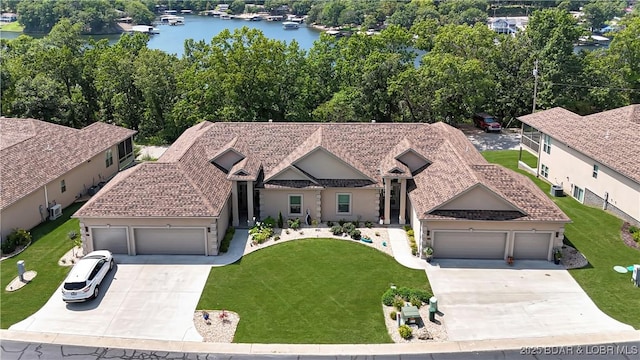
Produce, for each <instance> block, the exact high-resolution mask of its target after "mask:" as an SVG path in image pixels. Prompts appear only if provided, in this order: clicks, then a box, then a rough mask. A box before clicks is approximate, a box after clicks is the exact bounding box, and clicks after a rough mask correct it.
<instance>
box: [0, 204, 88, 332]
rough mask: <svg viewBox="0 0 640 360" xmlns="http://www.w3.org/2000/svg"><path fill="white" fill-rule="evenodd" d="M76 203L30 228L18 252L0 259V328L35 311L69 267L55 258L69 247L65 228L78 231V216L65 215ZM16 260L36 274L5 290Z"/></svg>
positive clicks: (13, 271)
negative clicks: (26, 241) (17, 287)
mask: <svg viewBox="0 0 640 360" xmlns="http://www.w3.org/2000/svg"><path fill="white" fill-rule="evenodd" d="M80 206H82V204H73V205H71V206H69V207H68V208H66V209H64V211H63V215H62V217H60V218H58V219H56V220H55V221H47V222H45V223H42V224H41V225H38V226H36V227H35V228H34V229H32V230H31V236H32V238H33V240H32V244H31V245H30V246H29V247H28V248H27V249H26V250H25V251H23V252H22V253H20V254H19V255H17V256H15V257H13V258H10V259H6V260H4V261H2V262H0V286H2V297H1V298H0V305H1V308H0V327H2V328H3V329H7V328H9V326H11V325H13V324H15V323H17V322H19V321H21V320H24V319H25V318H27V317H28V316H29V315H31V314H33V313H35V312H36V311H38V310H39V309H40V308H41V307H42V306H43V305H44V304H45V303H46V302H47V300H49V298H50V297H51V295H52V294H53V292H54V291H56V289H57V288H58V286H60V283H62V281H63V280H64V278H65V276H66V274H67V272H68V271H69V268H68V267H62V266H59V265H58V260H59V259H60V258H61V257H62V255H64V254H65V253H66V252H67V251H69V249H71V248H72V247H73V243H72V242H71V240H69V239H68V234H69V232H70V231H72V230H73V231H75V232H76V233H78V234H79V233H80V227H79V224H78V219H70V218H69V217H70V216H71V215H72V214H73V213H75V212H76V211H77V210H78V209H79V208H80ZM18 260H24V262H25V268H26V270H35V271H36V272H37V273H38V275H37V276H36V278H35V279H33V280H32V281H31V282H30V283H29V284H27V285H26V286H24V287H23V288H22V289H20V290H17V291H14V292H8V291H5V288H6V287H7V285H9V283H10V282H11V281H12V280H13V279H14V278H15V277H16V276H17V275H18V269H17V266H16V263H17V261H18Z"/></svg>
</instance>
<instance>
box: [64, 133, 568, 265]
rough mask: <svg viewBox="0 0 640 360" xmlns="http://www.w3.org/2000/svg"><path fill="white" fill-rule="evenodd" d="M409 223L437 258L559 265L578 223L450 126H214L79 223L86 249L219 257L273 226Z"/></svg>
mask: <svg viewBox="0 0 640 360" xmlns="http://www.w3.org/2000/svg"><path fill="white" fill-rule="evenodd" d="M279 214H282V216H283V217H284V218H285V219H291V218H300V219H305V218H306V216H307V214H308V215H309V217H310V218H312V219H316V220H319V221H320V222H326V221H338V220H341V219H344V220H347V221H355V220H360V221H361V222H365V221H374V222H378V221H380V220H381V221H382V222H383V223H384V224H411V227H412V228H413V229H414V231H415V236H416V239H419V240H420V241H419V243H420V246H433V247H434V249H435V252H434V256H435V257H449V258H486V259H504V258H506V257H507V256H512V255H513V256H515V257H516V258H520V259H547V260H550V259H551V256H552V250H553V248H554V247H558V246H560V245H561V243H562V239H563V233H564V226H565V224H566V223H567V222H569V221H570V220H569V218H568V217H567V216H566V215H565V214H564V213H563V212H562V211H561V210H560V209H559V208H558V207H557V206H556V205H555V204H554V203H553V202H552V201H551V200H550V199H549V198H548V197H547V196H546V195H545V194H544V193H543V192H542V191H541V190H540V189H539V188H537V187H536V185H535V184H534V183H533V182H532V181H530V180H529V179H527V178H526V177H524V176H522V175H519V174H516V173H514V172H512V171H510V170H507V169H505V168H503V167H501V166H498V165H492V164H489V163H487V161H486V160H485V159H484V158H483V157H482V156H481V155H480V153H479V152H478V151H477V150H476V149H475V148H474V147H473V145H472V144H471V143H470V142H469V140H468V139H467V138H466V137H465V136H464V135H463V134H462V132H460V131H459V130H457V129H455V128H453V127H451V126H449V125H446V124H444V123H436V124H399V123H396V124H381V123H272V122H269V123H228V122H220V123H211V122H206V121H205V122H202V123H200V124H197V125H195V126H193V127H191V128H189V129H188V130H187V131H185V133H184V134H183V135H182V136H181V137H180V138H179V139H178V140H177V141H176V142H175V143H174V144H173V145H172V146H171V147H170V148H169V149H168V150H167V151H166V152H165V153H164V155H163V156H162V157H161V158H160V159H159V160H158V161H157V162H145V163H142V164H140V165H137V166H135V167H133V168H130V169H127V170H125V171H123V172H121V173H120V174H118V175H117V176H116V177H115V178H114V179H113V180H112V181H111V182H109V183H108V184H107V185H106V187H105V188H104V189H103V190H102V191H101V192H100V193H99V194H98V195H97V196H95V197H93V198H92V199H91V200H89V201H88V202H87V203H86V204H85V205H84V206H83V207H82V208H81V209H80V210H79V211H78V212H77V213H76V214H75V215H74V216H75V217H77V218H79V219H80V223H81V229H82V237H83V244H84V246H85V249H86V250H88V251H90V250H94V249H110V250H111V251H113V252H115V253H122V254H129V255H136V254H199V255H217V254H218V249H219V244H220V241H221V239H222V238H223V236H224V233H225V231H226V230H227V227H228V226H229V224H232V225H233V226H241V227H246V226H249V225H251V224H252V223H253V221H254V220H255V219H264V218H266V217H268V216H271V217H273V218H277V217H278V215H279Z"/></svg>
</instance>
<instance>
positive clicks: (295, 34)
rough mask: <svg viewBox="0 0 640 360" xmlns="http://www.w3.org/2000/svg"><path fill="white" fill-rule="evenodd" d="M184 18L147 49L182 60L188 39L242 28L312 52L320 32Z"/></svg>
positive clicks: (10, 34)
mask: <svg viewBox="0 0 640 360" xmlns="http://www.w3.org/2000/svg"><path fill="white" fill-rule="evenodd" d="M181 16H184V25H177V26H169V25H156V28H157V29H159V30H160V34H157V35H153V36H151V39H149V42H148V44H147V47H148V48H150V49H158V50H162V51H165V52H167V53H169V54H176V55H177V56H178V57H181V56H182V54H183V53H184V41H185V40H186V39H194V40H196V41H200V40H204V41H205V42H207V43H209V42H210V41H211V38H212V37H214V36H216V35H218V34H219V33H220V32H221V31H222V30H224V29H229V31H231V32H233V30H235V29H240V28H242V27H243V26H246V27H248V28H252V29H258V30H261V31H262V33H263V34H264V35H265V36H266V37H268V38H271V39H275V40H284V41H286V42H287V44H288V43H289V42H291V40H293V39H295V40H296V41H297V42H298V45H300V48H301V49H303V50H309V49H311V47H312V46H313V42H314V41H316V40H318V39H319V38H320V31H318V30H316V29H313V28H309V27H307V26H306V25H304V24H302V25H301V26H300V28H299V29H296V30H284V29H283V28H282V22H278V21H266V20H262V21H247V20H242V19H233V20H221V19H220V18H214V17H212V16H200V15H181ZM19 35H20V34H19V33H14V32H6V31H3V32H0V37H2V38H6V39H14V38H16V37H18V36H19ZM119 38H120V35H102V36H94V39H109V41H110V42H111V43H112V44H113V43H115V42H117V41H118V39H119Z"/></svg>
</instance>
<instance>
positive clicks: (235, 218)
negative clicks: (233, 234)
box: [231, 180, 240, 227]
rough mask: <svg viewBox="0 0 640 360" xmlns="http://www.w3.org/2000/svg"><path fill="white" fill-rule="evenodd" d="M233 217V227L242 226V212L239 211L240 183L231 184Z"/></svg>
mask: <svg viewBox="0 0 640 360" xmlns="http://www.w3.org/2000/svg"><path fill="white" fill-rule="evenodd" d="M231 216H232V217H233V226H235V227H237V226H238V225H240V212H239V211H238V182H237V181H235V180H233V181H232V182H231Z"/></svg>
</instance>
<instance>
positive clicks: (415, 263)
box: [387, 228, 427, 270]
mask: <svg viewBox="0 0 640 360" xmlns="http://www.w3.org/2000/svg"><path fill="white" fill-rule="evenodd" d="M387 232H388V233H389V242H390V243H391V249H392V250H393V257H394V258H395V259H396V261H397V262H398V263H400V264H401V265H403V266H405V267H408V268H409V269H416V270H425V269H426V268H427V262H426V261H425V260H422V259H420V258H418V257H415V256H413V255H411V248H410V247H409V242H408V240H407V233H406V232H405V231H404V229H402V228H388V229H387Z"/></svg>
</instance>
